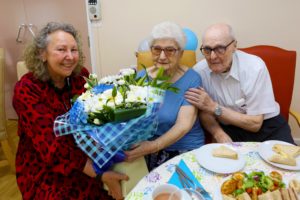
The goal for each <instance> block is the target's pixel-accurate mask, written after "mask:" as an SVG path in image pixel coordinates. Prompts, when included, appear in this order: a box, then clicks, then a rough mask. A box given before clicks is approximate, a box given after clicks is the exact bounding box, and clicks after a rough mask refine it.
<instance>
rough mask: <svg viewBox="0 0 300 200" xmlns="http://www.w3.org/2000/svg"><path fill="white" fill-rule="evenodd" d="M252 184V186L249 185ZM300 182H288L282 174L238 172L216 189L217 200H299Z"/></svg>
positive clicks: (215, 196)
mask: <svg viewBox="0 0 300 200" xmlns="http://www.w3.org/2000/svg"><path fill="white" fill-rule="evenodd" d="M249 183H252V184H249ZM299 184H300V182H299V180H296V179H292V180H290V181H287V180H286V178H284V177H283V176H282V175H281V173H280V172H278V171H271V172H269V173H265V172H263V171H252V172H248V173H246V172H236V173H233V174H232V175H231V176H229V177H226V178H224V179H223V181H222V182H221V184H220V185H219V186H218V187H216V190H215V191H214V193H213V197H214V199H216V200H299Z"/></svg>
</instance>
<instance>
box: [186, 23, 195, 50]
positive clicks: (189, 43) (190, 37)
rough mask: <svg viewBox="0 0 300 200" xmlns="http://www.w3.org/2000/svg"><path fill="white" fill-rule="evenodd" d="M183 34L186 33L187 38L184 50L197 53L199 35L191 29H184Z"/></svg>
mask: <svg viewBox="0 0 300 200" xmlns="http://www.w3.org/2000/svg"><path fill="white" fill-rule="evenodd" d="M183 32H184V33H185V37H186V45H185V47H184V50H193V51H196V49H197V46H198V37H197V35H196V34H195V33H194V32H193V31H192V30H191V29H188V28H184V29H183Z"/></svg>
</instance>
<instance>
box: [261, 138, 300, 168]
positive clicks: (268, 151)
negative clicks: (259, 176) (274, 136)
mask: <svg viewBox="0 0 300 200" xmlns="http://www.w3.org/2000/svg"><path fill="white" fill-rule="evenodd" d="M274 144H287V145H292V144H290V143H287V142H283V141H279V140H269V141H265V142H263V143H261V145H260V146H259V148H258V153H259V155H260V157H262V159H264V161H266V162H267V163H269V164H271V165H273V166H276V167H279V168H281V169H288V170H300V156H298V157H297V158H296V162H297V165H296V166H289V165H282V164H278V163H273V162H270V161H269V160H268V159H269V158H270V157H271V156H272V155H273V154H274V153H275V152H274V151H273V150H272V147H273V145H274Z"/></svg>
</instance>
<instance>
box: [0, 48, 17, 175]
mask: <svg viewBox="0 0 300 200" xmlns="http://www.w3.org/2000/svg"><path fill="white" fill-rule="evenodd" d="M4 72H5V54H4V49H3V48H0V142H1V148H2V151H3V153H4V157H5V158H4V159H3V160H0V167H3V166H7V165H9V166H10V168H11V170H12V171H13V172H15V156H14V154H13V150H12V147H11V143H10V142H9V140H8V134H7V120H6V114H5V98H4V94H5V92H4Z"/></svg>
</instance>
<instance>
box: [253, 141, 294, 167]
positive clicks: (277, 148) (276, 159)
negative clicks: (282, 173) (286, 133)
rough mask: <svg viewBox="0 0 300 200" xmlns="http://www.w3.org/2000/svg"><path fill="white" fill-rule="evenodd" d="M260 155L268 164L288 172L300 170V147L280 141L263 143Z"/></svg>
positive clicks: (259, 151)
mask: <svg viewBox="0 0 300 200" xmlns="http://www.w3.org/2000/svg"><path fill="white" fill-rule="evenodd" d="M258 153H259V155H260V156H261V157H262V159H263V160H265V161H266V162H267V163H269V164H271V165H274V166H276V167H279V168H281V169H287V170H300V147H299V146H296V145H293V144H290V143H287V142H283V141H278V140H269V141H265V142H263V143H261V145H260V146H259V149H258Z"/></svg>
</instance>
